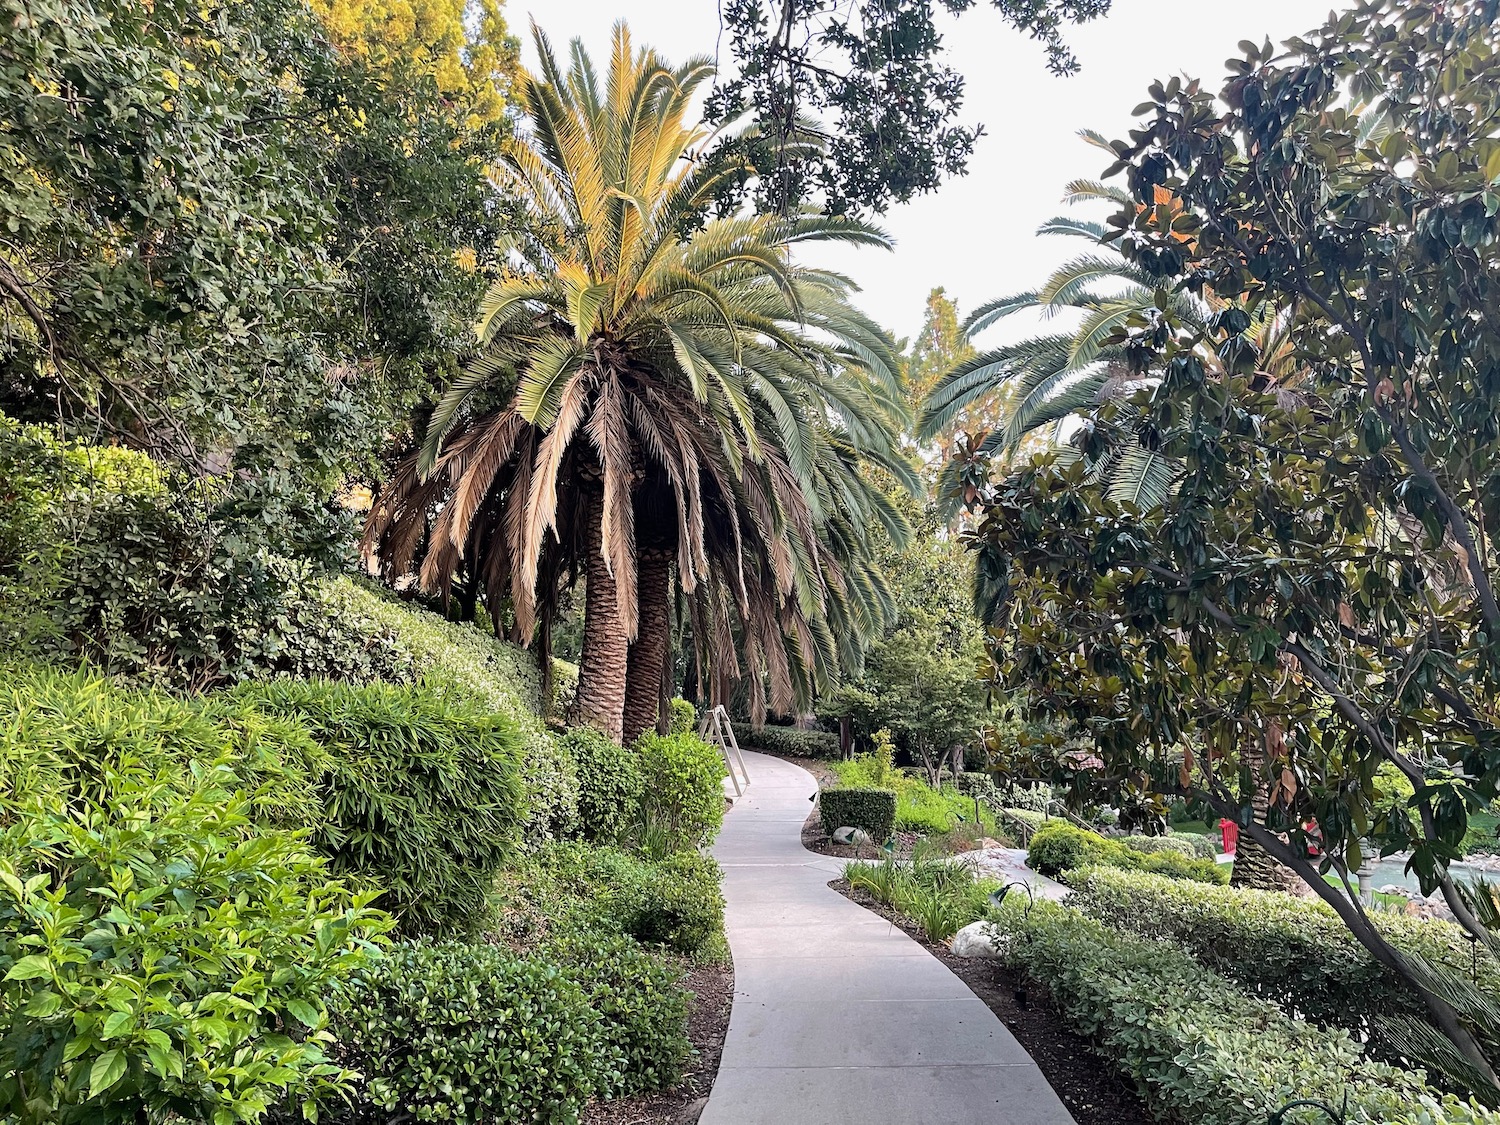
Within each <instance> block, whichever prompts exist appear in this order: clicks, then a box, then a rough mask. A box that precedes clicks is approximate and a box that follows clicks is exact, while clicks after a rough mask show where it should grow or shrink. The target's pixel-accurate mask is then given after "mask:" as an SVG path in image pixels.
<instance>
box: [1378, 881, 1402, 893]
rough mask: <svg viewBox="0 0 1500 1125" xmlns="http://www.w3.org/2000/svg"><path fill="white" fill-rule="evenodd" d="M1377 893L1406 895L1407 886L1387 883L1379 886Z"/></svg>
mask: <svg viewBox="0 0 1500 1125" xmlns="http://www.w3.org/2000/svg"><path fill="white" fill-rule="evenodd" d="M1376 893H1378V894H1383V895H1405V894H1406V888H1405V887H1398V886H1396V884H1395V883H1387V884H1386V885H1385V886H1383V887H1380V888H1377V892H1376Z"/></svg>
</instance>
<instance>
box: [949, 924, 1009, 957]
mask: <svg viewBox="0 0 1500 1125" xmlns="http://www.w3.org/2000/svg"><path fill="white" fill-rule="evenodd" d="M988 929H989V923H988V922H970V923H969V924H968V925H967V926H965V927H964V928H963V929H961V930H959V931H958V933H956V934H954V935H953V940H952V941H951V942H949V943H948V947H949V948H950V949H951V950H952V951H953V955H954V956H955V957H990V958H994V957H999V956H1000V952H999V950H997V949H996V948H995V947H994V945H992V944H991V943H990V935H989V934H988V933H986V932H985V931H987V930H988Z"/></svg>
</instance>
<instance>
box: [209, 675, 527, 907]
mask: <svg viewBox="0 0 1500 1125" xmlns="http://www.w3.org/2000/svg"><path fill="white" fill-rule="evenodd" d="M233 697H234V698H236V699H238V700H242V701H248V702H251V703H253V704H254V705H255V706H256V707H258V708H259V709H261V710H262V711H264V712H266V713H269V714H273V715H282V716H286V717H292V718H296V719H297V720H298V721H299V722H301V723H302V724H303V725H304V726H305V727H306V728H307V729H308V731H309V732H310V733H311V735H312V737H313V739H314V740H315V741H316V742H318V743H319V744H320V745H321V746H323V748H324V749H325V750H326V751H327V752H328V755H329V764H328V769H327V771H326V772H325V773H324V774H323V777H322V779H321V784H322V794H323V799H324V800H323V811H322V816H321V818H320V821H319V823H318V824H317V826H316V830H315V832H314V836H313V839H314V842H315V843H316V844H317V846H318V847H319V849H321V850H322V851H324V852H325V853H326V854H327V855H329V856H330V857H331V858H332V860H333V867H334V870H335V871H337V872H340V873H348V874H351V875H356V876H359V877H361V878H363V879H368V880H371V881H374V882H378V883H379V885H380V886H381V887H383V888H384V890H385V894H384V896H383V897H382V898H381V900H380V902H381V905H382V906H384V907H385V908H386V909H388V910H390V911H391V913H392V914H394V915H395V916H396V918H397V920H398V922H399V923H400V926H401V928H402V929H403V930H404V931H405V932H407V933H409V934H417V933H431V932H434V931H455V930H456V931H460V932H462V931H465V930H469V929H472V928H473V927H475V926H476V925H478V924H479V923H481V922H482V921H483V920H484V917H485V914H486V908H487V903H488V899H489V894H490V889H491V885H492V884H493V882H494V877H495V873H496V872H497V871H498V870H499V868H500V866H501V865H502V864H503V863H504V862H505V860H506V859H507V858H508V857H509V856H511V855H512V854H514V851H515V848H516V843H517V831H518V828H519V825H520V823H521V819H522V817H523V816H524V814H525V803H524V789H523V787H522V783H521V778H520V773H519V770H518V768H517V764H516V757H515V755H516V748H517V742H518V736H517V733H516V728H515V726H514V725H513V724H512V723H511V722H510V720H509V719H507V718H505V717H504V716H502V715H485V714H475V713H472V712H467V711H464V710H461V709H459V708H457V707H456V706H454V705H453V704H452V703H451V702H450V701H449V700H448V699H447V698H446V697H445V696H444V695H442V694H440V693H438V692H436V691H434V690H432V689H430V688H428V687H425V686H422V685H416V686H412V687H394V686H391V685H387V684H371V685H366V686H358V685H353V684H336V683H326V682H309V681H301V680H273V681H270V682H267V683H252V684H242V685H240V686H239V687H238V688H236V689H235V690H234V692H233Z"/></svg>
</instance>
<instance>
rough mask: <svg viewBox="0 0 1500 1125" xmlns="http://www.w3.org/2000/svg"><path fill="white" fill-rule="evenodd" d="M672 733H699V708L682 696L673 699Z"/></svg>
mask: <svg viewBox="0 0 1500 1125" xmlns="http://www.w3.org/2000/svg"><path fill="white" fill-rule="evenodd" d="M672 733H673V734H697V733H698V708H696V707H694V706H693V705H692V703H691V702H689V701H688V700H686V699H683V698H681V697H680V696H679V697H678V698H676V699H674V700H672Z"/></svg>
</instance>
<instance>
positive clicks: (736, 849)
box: [700, 753, 1073, 1125]
mask: <svg viewBox="0 0 1500 1125" xmlns="http://www.w3.org/2000/svg"><path fill="white" fill-rule="evenodd" d="M745 758H746V761H747V764H748V766H749V770H750V778H751V785H750V788H749V790H748V791H747V792H746V794H745V796H744V797H743V798H741V799H740V800H739V801H737V802H736V804H735V807H734V809H733V810H731V812H730V813H729V815H728V816H727V817H726V818H725V821H724V830H723V831H722V832H721V833H720V834H719V840H718V843H717V845H716V846H715V847H714V855H715V856H716V858H717V859H718V861H719V863H720V864H721V865H722V866H723V868H724V898H725V900H726V903H727V910H726V912H725V927H726V929H727V931H728V935H729V946H730V949H731V950H732V952H733V953H734V1008H733V1010H732V1012H731V1013H730V1018H729V1034H728V1037H727V1038H726V1040H725V1042H724V1056H723V1059H722V1061H721V1062H720V1064H719V1076H718V1080H717V1081H716V1082H715V1083H714V1088H713V1093H712V1095H711V1096H710V1097H709V1100H708V1105H707V1107H706V1108H705V1109H704V1111H703V1116H702V1118H701V1119H700V1121H701V1125H843V1123H845V1122H847V1123H850V1125H1073V1118H1072V1117H1071V1116H1070V1115H1069V1114H1068V1111H1067V1109H1066V1108H1064V1106H1063V1104H1062V1102H1061V1101H1059V1100H1058V1097H1057V1095H1056V1094H1055V1093H1053V1091H1052V1088H1051V1087H1050V1086H1049V1085H1047V1080H1046V1079H1045V1078H1043V1077H1042V1073H1041V1071H1040V1070H1038V1069H1037V1066H1036V1064H1035V1063H1034V1062H1032V1061H1031V1058H1030V1057H1029V1056H1028V1055H1027V1054H1026V1052H1025V1051H1023V1050H1022V1049H1021V1046H1020V1044H1018V1043H1017V1042H1016V1041H1015V1039H1014V1038H1013V1037H1012V1036H1011V1034H1010V1032H1009V1031H1007V1030H1006V1028H1005V1025H1004V1024H1002V1023H1001V1022H1000V1021H999V1019H997V1018H996V1017H995V1015H994V1014H993V1013H992V1012H991V1011H990V1010H989V1009H988V1008H987V1007H985V1005H984V1004H983V1003H982V1002H981V1001H980V1000H979V999H978V998H976V997H975V996H974V994H973V993H972V992H970V991H969V989H968V987H967V986H966V985H965V984H964V983H963V981H961V980H959V979H958V978H957V977H956V976H954V975H953V974H952V973H950V972H949V971H948V969H947V968H946V967H945V966H944V965H943V963H942V962H941V961H939V960H938V959H937V958H935V957H933V956H932V955H931V954H929V953H928V952H927V951H926V950H925V949H923V948H922V947H921V946H920V945H918V944H917V943H916V942H914V941H912V940H911V939H910V938H908V937H907V936H906V935H905V934H903V933H902V932H901V931H900V930H898V929H896V928H895V927H894V926H892V925H890V923H888V922H886V921H883V920H882V919H881V918H879V917H877V916H876V915H874V914H872V913H870V912H869V911H868V910H865V909H863V908H861V907H859V906H856V905H855V904H854V903H852V902H850V901H849V900H848V899H846V898H844V897H843V896H842V895H840V894H839V893H838V892H837V891H834V890H831V889H829V887H828V886H827V883H828V881H829V880H830V879H832V878H834V877H835V876H837V875H838V874H839V873H840V872H841V871H842V870H843V862H842V861H841V860H836V859H831V858H829V857H827V856H819V855H814V854H813V853H811V852H808V851H806V850H805V849H803V847H802V844H801V828H802V822H803V821H804V820H806V819H807V814H808V812H809V811H810V810H811V805H810V803H809V798H810V797H811V796H812V794H813V793H814V792H816V790H817V782H816V781H814V779H813V777H812V775H810V774H809V773H807V771H805V770H802V769H799V768H798V767H796V766H794V765H792V764H791V763H789V762H783V761H781V760H780V759H777V758H771V757H767V756H765V755H763V754H750V753H747V754H746V755H745Z"/></svg>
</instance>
